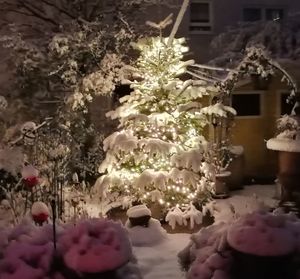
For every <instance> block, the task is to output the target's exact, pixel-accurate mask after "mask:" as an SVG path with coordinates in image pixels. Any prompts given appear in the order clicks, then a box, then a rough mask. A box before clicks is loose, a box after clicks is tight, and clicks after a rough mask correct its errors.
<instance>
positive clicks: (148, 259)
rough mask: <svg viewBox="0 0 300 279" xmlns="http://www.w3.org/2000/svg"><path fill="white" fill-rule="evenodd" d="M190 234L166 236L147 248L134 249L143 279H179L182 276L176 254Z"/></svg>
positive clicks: (185, 243) (186, 242)
mask: <svg viewBox="0 0 300 279" xmlns="http://www.w3.org/2000/svg"><path fill="white" fill-rule="evenodd" d="M190 236H191V235H190V234H183V233H181V234H168V236H167V239H165V240H163V241H162V242H161V243H159V244H156V245H153V246H151V247H150V246H148V247H134V248H133V251H134V253H135V255H136V257H137V259H138V265H139V267H140V270H141V273H142V274H143V278H144V279H158V278H165V279H167V278H170V279H181V278H184V274H183V272H182V271H181V269H180V265H179V263H178V257H177V253H178V252H179V251H180V250H182V249H183V248H184V247H185V246H186V245H187V244H188V242H189V239H190Z"/></svg>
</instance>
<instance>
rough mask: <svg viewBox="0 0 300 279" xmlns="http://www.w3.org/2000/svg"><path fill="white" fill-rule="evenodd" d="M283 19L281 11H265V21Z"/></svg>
mask: <svg viewBox="0 0 300 279" xmlns="http://www.w3.org/2000/svg"><path fill="white" fill-rule="evenodd" d="M281 19H283V9H266V20H271V21H277V20H281Z"/></svg>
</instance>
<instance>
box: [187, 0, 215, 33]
mask: <svg viewBox="0 0 300 279" xmlns="http://www.w3.org/2000/svg"><path fill="white" fill-rule="evenodd" d="M190 31H191V32H192V33H210V32H211V31H212V16H211V2H209V1H205V0H194V1H192V2H191V4H190Z"/></svg>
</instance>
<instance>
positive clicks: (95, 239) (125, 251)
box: [0, 219, 140, 279]
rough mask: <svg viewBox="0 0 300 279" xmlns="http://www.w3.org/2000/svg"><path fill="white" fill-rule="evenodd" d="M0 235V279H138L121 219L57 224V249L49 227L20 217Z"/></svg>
mask: <svg viewBox="0 0 300 279" xmlns="http://www.w3.org/2000/svg"><path fill="white" fill-rule="evenodd" d="M0 234H1V238H0V274H1V279H20V278H23V279H41V278H43V279H44V278H45V279H51V278H53V279H54V278H55V279H65V278H66V279H80V278H87V279H88V278H96V277H95V276H99V277H97V278H111V279H113V278H122V279H123V278H136V279H138V278H140V274H139V271H138V269H137V267H136V265H135V259H134V257H133V254H132V250H131V244H130V241H129V239H128V237H127V233H126V231H125V229H124V228H123V227H122V226H121V224H119V223H115V222H112V221H108V220H104V219H90V220H84V221H80V222H78V223H77V224H75V225H74V224H64V225H60V226H57V234H56V237H57V242H56V243H57V249H56V250H54V245H53V227H52V225H45V226H42V227H36V226H34V225H33V224H32V223H31V222H29V221H24V222H23V223H21V224H20V225H18V226H16V227H14V228H12V229H6V228H0ZM120 274H121V275H120Z"/></svg>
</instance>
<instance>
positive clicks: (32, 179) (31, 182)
mask: <svg viewBox="0 0 300 279" xmlns="http://www.w3.org/2000/svg"><path fill="white" fill-rule="evenodd" d="M23 181H24V183H25V185H26V186H27V187H29V188H32V187H34V186H36V185H37V184H38V183H39V179H38V177H37V176H29V177H26V178H23Z"/></svg>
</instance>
